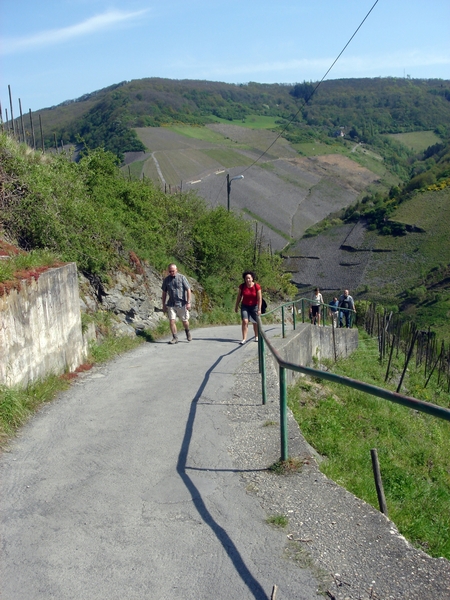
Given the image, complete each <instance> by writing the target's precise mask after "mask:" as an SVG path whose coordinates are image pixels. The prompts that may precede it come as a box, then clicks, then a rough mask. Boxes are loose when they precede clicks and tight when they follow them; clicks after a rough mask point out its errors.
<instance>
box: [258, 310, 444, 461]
mask: <svg viewBox="0 0 450 600" xmlns="http://www.w3.org/2000/svg"><path fill="white" fill-rule="evenodd" d="M292 304H293V303H292V302H287V303H285V304H283V305H281V307H280V306H278V307H277V308H276V309H273V310H271V311H270V312H269V313H265V315H267V314H270V313H273V312H274V310H279V309H280V308H282V309H283V307H284V306H291V305H292ZM282 313H284V310H282ZM265 315H262V316H265ZM257 322H258V356H259V366H260V372H261V380H262V400H263V404H266V402H267V392H266V368H265V348H266V345H267V346H268V348H269V350H270V351H271V353H272V355H273V356H274V358H275V360H276V361H277V364H278V368H279V380H280V438H281V460H284V461H285V460H287V459H288V456H289V453H288V431H287V385H286V369H290V370H291V371H296V372H298V373H303V374H304V375H309V376H310V377H317V378H319V379H325V380H327V381H333V382H335V383H339V384H342V385H345V386H347V387H351V388H353V389H356V390H359V391H361V392H366V393H367V394H371V395H372V396H376V397H378V398H383V399H384V400H389V401H390V402H395V403H396V404H401V405H403V406H406V407H408V408H412V409H413V410H418V411H420V412H424V413H427V414H430V415H432V416H434V417H438V418H440V419H445V420H446V421H450V409H448V408H444V407H442V406H438V405H436V404H432V403H431V402H425V401H423V400H418V399H417V398H412V397H410V396H405V395H403V394H399V393H397V392H391V391H389V390H385V389H383V388H380V387H377V386H375V385H371V384H369V383H364V382H363V381H359V380H357V379H351V378H350V377H345V376H343V375H336V374H335V373H329V372H327V371H320V370H319V369H314V368H313V367H306V366H303V365H296V364H294V363H291V362H288V361H286V360H284V359H283V358H282V357H281V355H280V354H279V352H278V350H276V348H274V346H273V345H272V344H271V343H270V341H269V339H268V338H267V336H266V334H265V332H264V330H263V328H262V321H261V317H260V316H257ZM283 329H284V328H283ZM283 337H284V336H283Z"/></svg>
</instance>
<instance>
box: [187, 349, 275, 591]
mask: <svg viewBox="0 0 450 600" xmlns="http://www.w3.org/2000/svg"><path fill="white" fill-rule="evenodd" d="M226 341H229V340H226ZM237 350H239V347H237V348H234V349H233V350H230V352H227V353H226V354H223V355H222V356H220V357H219V358H218V359H217V360H216V361H215V363H214V364H213V365H211V367H210V368H209V369H208V370H207V371H206V374H205V377H204V378H203V381H202V383H201V385H200V387H199V389H198V391H197V393H196V395H195V396H194V398H193V400H192V401H191V407H190V410H189V416H188V420H187V423H186V429H185V433H184V437H183V441H182V444H181V449H180V453H179V455H178V461H177V473H178V475H179V476H180V477H181V479H182V480H183V483H184V484H185V486H186V488H187V489H188V490H189V493H190V494H191V497H192V502H193V503H194V506H195V507H196V509H197V511H198V513H199V515H200V517H201V518H202V520H203V522H204V523H205V524H206V525H208V526H209V527H210V528H211V530H212V531H213V532H214V534H215V536H216V538H217V539H218V541H219V542H220V543H221V544H222V547H223V549H224V550H225V552H226V553H227V555H228V557H229V559H230V560H231V562H232V564H233V565H234V567H235V569H236V572H237V573H238V574H239V576H240V578H241V579H242V581H243V582H244V584H245V585H246V586H247V588H248V590H249V591H250V592H251V594H252V595H253V597H254V598H255V600H268V598H269V596H268V595H267V594H266V592H265V591H264V589H263V587H262V586H261V584H260V583H259V581H258V580H257V579H255V577H254V576H253V575H252V573H251V572H250V570H249V569H248V567H247V565H246V564H245V562H244V560H243V558H242V556H241V554H240V553H239V550H238V549H237V547H236V545H235V543H234V542H233V540H232V539H231V538H230V536H229V535H228V533H227V532H226V530H225V529H224V528H223V527H222V526H221V525H219V523H217V521H215V520H214V517H213V516H212V515H211V513H210V512H209V510H208V508H207V506H206V504H205V503H204V501H203V499H202V497H201V494H200V491H199V490H198V489H197V487H196V486H195V484H194V483H193V481H192V479H191V478H190V477H189V475H188V474H187V470H188V467H187V466H186V465H187V457H188V453H189V446H190V443H191V440H192V433H193V429H194V423H195V417H196V413H197V405H198V401H199V399H200V398H201V396H202V394H203V391H204V390H205V388H206V386H207V384H208V381H209V378H210V376H211V373H212V372H213V371H214V369H215V368H216V367H217V365H219V364H220V362H221V361H222V360H223V359H224V358H225V357H226V356H229V355H230V354H233V352H236V351H237Z"/></svg>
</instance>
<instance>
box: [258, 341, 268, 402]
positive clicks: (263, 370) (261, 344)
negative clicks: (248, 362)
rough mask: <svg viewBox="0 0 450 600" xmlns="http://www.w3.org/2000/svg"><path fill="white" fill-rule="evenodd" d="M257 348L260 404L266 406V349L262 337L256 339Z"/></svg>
mask: <svg viewBox="0 0 450 600" xmlns="http://www.w3.org/2000/svg"><path fill="white" fill-rule="evenodd" d="M258 346H259V348H260V350H259V354H260V361H261V362H260V366H261V367H260V372H261V382H262V403H263V404H267V385H266V348H265V344H264V338H263V337H262V335H260V336H259V338H258Z"/></svg>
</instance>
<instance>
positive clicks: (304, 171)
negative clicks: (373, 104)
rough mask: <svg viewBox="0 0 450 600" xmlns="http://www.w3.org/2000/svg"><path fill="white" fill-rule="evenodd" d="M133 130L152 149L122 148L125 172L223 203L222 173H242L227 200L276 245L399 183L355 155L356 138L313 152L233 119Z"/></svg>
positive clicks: (219, 204)
mask: <svg viewBox="0 0 450 600" xmlns="http://www.w3.org/2000/svg"><path fill="white" fill-rule="evenodd" d="M136 131H137V134H138V136H139V139H140V140H142V142H143V143H144V144H145V146H146V147H147V148H148V149H149V150H150V152H147V153H145V154H142V153H141V154H137V153H132V154H130V155H127V157H126V161H125V162H126V163H127V164H126V166H125V167H124V168H123V171H124V173H127V174H129V175H130V176H132V177H136V178H141V177H142V176H144V177H146V178H150V179H152V181H153V182H154V183H155V184H157V185H159V186H161V187H162V188H163V189H165V190H166V191H169V192H170V191H172V192H174V191H176V190H179V189H180V187H182V188H183V190H195V191H196V192H197V193H198V194H199V195H200V196H201V197H202V198H204V199H205V200H206V201H207V202H208V204H209V205H211V206H224V207H225V206H226V205H227V188H226V173H227V172H229V173H230V174H231V175H236V174H240V173H244V179H243V180H241V181H239V182H236V183H233V184H232V191H231V194H230V203H231V206H232V208H233V210H241V211H242V212H243V214H244V215H246V217H247V218H249V219H250V220H252V221H253V220H256V221H257V222H258V223H259V227H260V230H261V229H263V230H264V237H265V239H266V240H267V241H268V242H269V243H270V245H271V247H272V248H273V249H274V250H281V249H282V248H284V246H286V244H287V243H289V242H290V241H292V240H295V239H298V238H300V237H301V236H302V235H303V233H304V232H305V231H306V230H307V229H308V228H309V227H311V226H312V225H314V224H315V223H317V222H318V221H321V220H322V219H324V218H325V217H327V216H328V215H329V213H330V212H335V211H339V210H341V209H343V208H346V207H348V206H349V205H351V204H353V203H354V202H355V201H356V200H357V199H358V198H359V196H360V194H361V193H363V192H365V191H367V190H368V189H369V188H370V189H372V187H373V189H386V188H388V187H389V184H390V185H394V184H396V183H397V182H398V178H396V177H393V176H392V175H391V174H390V173H389V171H388V170H387V169H386V168H385V167H384V166H383V165H382V164H381V165H377V167H378V169H377V171H378V172H377V173H374V172H373V171H371V170H370V168H366V167H364V166H362V165H361V164H359V163H358V162H356V161H355V160H354V158H356V157H357V154H356V153H355V152H352V149H353V148H354V147H355V144H354V143H353V142H352V143H349V142H346V141H340V140H339V141H337V142H335V143H334V144H330V145H323V144H322V145H321V144H317V146H318V150H319V152H320V154H317V155H316V154H315V152H314V150H313V149H314V144H312V145H311V152H310V154H311V156H300V155H299V154H298V151H297V150H296V149H295V148H294V147H293V145H292V144H290V143H289V142H288V141H287V140H285V139H283V138H281V137H277V134H276V133H274V132H273V131H270V130H266V129H261V128H259V129H252V128H250V127H243V126H239V125H235V124H227V123H217V124H211V125H207V126H205V127H192V126H173V127H160V128H155V127H149V128H138V129H137V130H136ZM269 146H270V149H269V151H267V152H265V150H266V149H267V148H268V147H269ZM325 152H328V153H329V154H326V155H323V153H325Z"/></svg>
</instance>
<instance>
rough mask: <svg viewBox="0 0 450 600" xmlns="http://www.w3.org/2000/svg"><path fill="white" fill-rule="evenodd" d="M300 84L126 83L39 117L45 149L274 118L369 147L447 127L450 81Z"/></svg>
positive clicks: (109, 145)
mask: <svg viewBox="0 0 450 600" xmlns="http://www.w3.org/2000/svg"><path fill="white" fill-rule="evenodd" d="M316 85H317V84H316V83H314V82H309V83H307V82H303V83H297V84H292V85H291V84H289V85H288V84H260V83H254V82H250V83H247V84H239V85H234V84H227V83H220V82H211V81H193V80H170V79H159V78H147V79H138V80H133V81H129V82H127V81H124V82H121V83H119V84H116V85H112V86H110V87H108V88H104V89H102V90H98V91H95V92H93V93H90V94H86V95H84V96H82V97H81V98H78V99H76V100H70V101H67V102H64V103H62V104H60V105H58V106H54V107H51V108H46V109H43V110H40V111H36V114H35V115H34V116H35V117H36V118H37V114H39V115H40V116H41V119H42V125H43V133H44V139H45V143H46V145H47V147H50V146H53V145H54V140H55V137H56V140H57V143H58V145H60V144H61V143H64V144H67V143H75V142H77V141H78V140H80V139H82V140H84V142H85V144H86V145H87V146H89V147H90V148H95V147H99V146H102V147H104V148H106V149H107V150H111V151H112V152H114V153H116V154H117V155H119V156H121V155H123V153H124V152H128V151H139V150H144V147H143V145H142V142H141V141H140V140H139V139H138V138H137V137H136V134H135V132H134V130H133V128H134V127H148V126H153V127H158V126H162V125H164V124H169V123H174V122H178V123H185V124H198V125H202V124H205V123H211V122H214V121H217V120H222V119H225V120H228V121H232V120H240V121H242V120H244V121H245V119H246V118H247V117H249V116H250V115H267V116H272V117H276V118H277V123H278V126H279V128H280V131H281V130H282V129H284V128H285V126H286V124H287V123H288V122H289V121H290V120H291V119H293V117H295V119H294V122H292V123H291V124H290V125H289V128H288V130H287V132H286V137H288V138H289V139H290V140H291V141H302V140H308V139H310V138H313V137H314V138H316V139H317V138H321V139H323V138H327V137H328V138H330V137H332V136H335V135H337V133H338V132H339V131H340V128H343V129H342V130H343V131H344V132H345V134H346V135H349V136H350V137H352V138H353V139H355V140H358V141H364V142H370V141H371V140H372V139H373V138H374V137H376V136H378V135H380V134H387V133H402V132H410V131H422V130H435V131H436V133H438V134H439V135H441V136H442V135H444V136H445V135H446V134H447V133H448V132H447V131H446V129H447V128H449V124H450V81H449V80H440V79H429V80H424V79H409V78H406V79H402V78H376V79H339V80H330V81H325V82H323V83H322V84H321V85H320V86H319V88H318V90H317V91H316V92H315V93H314V94H313V96H312V98H311V93H312V92H313V90H314V88H315V87H316Z"/></svg>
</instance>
